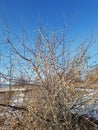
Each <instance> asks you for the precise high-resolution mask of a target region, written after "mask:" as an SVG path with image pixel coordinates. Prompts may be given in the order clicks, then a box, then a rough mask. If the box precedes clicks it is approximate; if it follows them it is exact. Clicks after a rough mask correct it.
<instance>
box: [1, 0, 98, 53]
mask: <svg viewBox="0 0 98 130" xmlns="http://www.w3.org/2000/svg"><path fill="white" fill-rule="evenodd" d="M5 16H6V17H7V20H8V22H9V24H10V25H11V27H12V28H13V29H14V30H15V31H20V30H21V23H23V24H24V25H25V27H26V29H27V30H28V31H32V29H33V27H34V26H36V25H37V24H38V23H39V22H40V21H41V22H42V24H43V25H45V24H47V25H48V28H50V29H51V28H56V29H59V28H60V26H61V23H62V22H63V18H65V19H66V23H67V24H70V23H71V22H72V23H73V25H72V29H71V33H70V35H71V36H73V37H74V36H80V37H81V38H85V37H86V36H88V35H89V34H90V33H91V32H94V33H95V38H96V40H97V39H98V38H97V37H98V0H0V22H3V23H4V17H5ZM74 44H75V43H74ZM97 49H98V44H97V42H96V44H95V45H94V47H93V49H92V50H91V53H93V52H96V53H97V52H98V51H97Z"/></svg>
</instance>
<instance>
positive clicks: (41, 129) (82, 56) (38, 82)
mask: <svg viewBox="0 0 98 130" xmlns="http://www.w3.org/2000/svg"><path fill="white" fill-rule="evenodd" d="M67 35H68V29H64V28H63V29H61V30H59V31H58V32H57V31H55V30H53V31H52V32H49V31H48V30H47V29H46V28H41V27H40V26H38V27H37V28H36V31H34V33H33V34H32V35H31V34H27V32H26V31H25V30H23V31H22V33H21V34H16V33H15V32H11V30H10V29H9V28H8V27H7V29H6V31H5V34H4V36H3V39H2V37H1V38H0V39H1V40H0V41H1V43H0V44H2V48H1V49H3V51H1V54H0V56H1V58H2V61H1V65H0V66H1V69H0V75H1V80H2V82H3V81H4V82H5V81H7V83H9V84H10V86H13V85H14V83H15V82H16V79H17V78H18V79H21V78H20V77H22V76H23V77H25V80H26V81H27V82H28V83H29V85H30V86H32V87H31V88H32V90H31V91H30V95H29V94H28V97H26V98H24V102H23V104H22V107H21V106H19V105H18V104H17V103H16V104H15V106H12V104H11V102H10V100H11V99H10V98H9V102H8V103H7V104H6V101H5V103H4V104H6V105H5V106H6V107H8V108H11V109H12V110H11V111H8V110H7V112H6V113H7V115H8V117H7V119H6V120H7V121H5V122H4V124H3V126H2V129H7V130H8V129H10V130H13V129H17V130H18V129H20V130H70V129H72V130H74V129H78V126H77V123H76V122H78V121H76V122H75V123H73V122H72V119H71V118H72V114H71V113H72V112H73V111H76V112H77V111H78V110H81V108H82V106H84V105H86V104H87V103H88V100H89V99H88V100H84V99H83V94H84V92H81V91H79V90H78V89H77V88H79V87H81V86H82V87H83V85H84V77H85V75H86V72H87V70H89V68H90V66H89V65H88V60H89V59H90V57H89V54H88V51H89V49H90V47H91V46H92V44H93V43H94V41H93V40H92V37H89V38H86V39H85V40H83V41H81V43H79V45H78V46H77V47H76V45H75V42H76V41H75V40H74V39H71V38H69V36H67ZM5 48H7V52H4V49H5ZM5 51H6V49H5ZM4 53H5V54H4ZM2 68H4V69H2ZM25 80H24V79H23V80H22V81H23V82H22V81H20V84H21V83H23V84H24V81H25ZM18 81H19V80H18ZM34 85H35V86H34ZM25 86H26V85H25ZM10 89H12V87H10ZM34 93H35V96H34V97H33V95H34ZM10 96H11V93H10ZM17 105H18V107H16V106H17ZM1 106H3V107H4V105H1ZM19 108H20V109H19ZM2 109H3V108H2ZM13 109H14V111H13ZM7 115H6V114H5V117H6V116H7Z"/></svg>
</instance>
